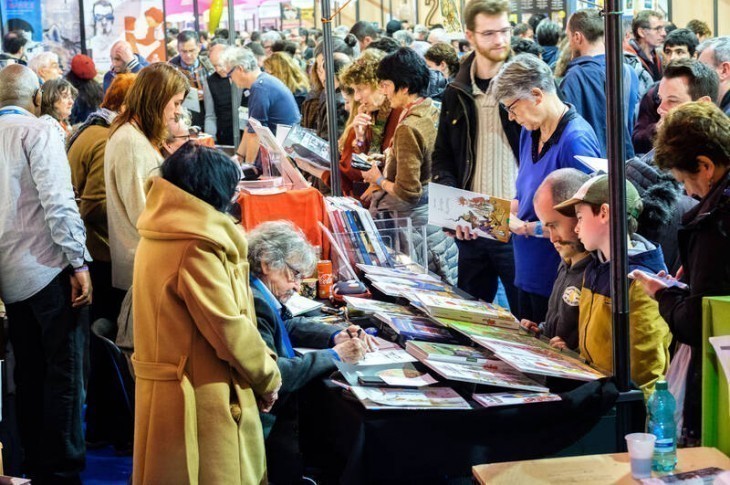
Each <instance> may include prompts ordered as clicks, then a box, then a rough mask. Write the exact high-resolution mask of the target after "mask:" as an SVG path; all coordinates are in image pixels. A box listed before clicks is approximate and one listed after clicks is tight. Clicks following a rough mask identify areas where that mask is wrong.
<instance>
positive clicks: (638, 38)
mask: <svg viewBox="0 0 730 485" xmlns="http://www.w3.org/2000/svg"><path fill="white" fill-rule="evenodd" d="M631 30H632V31H633V33H634V38H633V39H631V40H629V42H628V44H629V48H630V49H631V50H632V51H633V52H634V53H635V54H636V55H637V56H638V57H639V60H640V61H641V64H642V65H643V66H644V68H645V69H646V70H647V71H649V74H651V77H652V78H653V79H654V81H659V80H660V79H661V78H662V59H661V56H660V55H659V53H658V52H657V49H658V48H659V47H661V46H662V44H663V43H664V39H665V38H666V37H667V31H666V29H665V27H664V17H663V16H662V14H660V13H659V12H656V11H654V10H642V11H641V12H639V13H637V14H636V16H635V17H634V21H633V22H632V23H631Z"/></svg>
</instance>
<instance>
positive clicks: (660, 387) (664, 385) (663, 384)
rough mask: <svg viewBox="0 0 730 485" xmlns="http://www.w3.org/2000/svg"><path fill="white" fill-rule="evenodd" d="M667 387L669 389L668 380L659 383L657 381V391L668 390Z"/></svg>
mask: <svg viewBox="0 0 730 485" xmlns="http://www.w3.org/2000/svg"><path fill="white" fill-rule="evenodd" d="M667 389H669V386H668V385H667V381H657V383H656V390H657V391H666V390H667Z"/></svg>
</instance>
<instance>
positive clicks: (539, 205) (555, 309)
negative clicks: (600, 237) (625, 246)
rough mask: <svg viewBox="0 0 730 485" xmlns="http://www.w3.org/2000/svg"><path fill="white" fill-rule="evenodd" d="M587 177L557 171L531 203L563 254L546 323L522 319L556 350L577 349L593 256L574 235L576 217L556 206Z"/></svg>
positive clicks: (548, 177)
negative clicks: (585, 281) (586, 279)
mask: <svg viewBox="0 0 730 485" xmlns="http://www.w3.org/2000/svg"><path fill="white" fill-rule="evenodd" d="M588 178H589V177H588V175H586V174H584V173H583V172H581V171H580V170H576V169H574V168H561V169H558V170H556V171H554V172H552V173H550V175H548V176H547V177H545V180H543V182H542V184H540V186H539V187H538V188H537V191H536V192H535V196H534V197H533V199H532V204H533V205H534V206H535V213H536V214H537V217H538V219H540V222H542V227H543V228H544V231H545V236H547V237H549V238H550V242H551V243H553V246H555V250H556V251H557V252H558V254H560V259H561V262H560V266H558V277H557V278H556V280H555V284H553V291H552V293H551V294H550V300H549V301H548V309H547V314H546V315H545V321H544V322H542V323H540V324H539V325H538V324H537V323H535V322H532V321H530V320H522V323H521V325H522V327H523V328H525V329H527V330H529V331H531V332H533V333H535V334H537V335H540V334H542V335H544V336H546V337H548V338H549V339H550V345H552V346H553V347H557V348H565V347H567V348H569V349H570V350H576V349H578V302H579V299H580V289H581V287H582V286H583V272H584V271H585V269H586V266H588V263H589V262H590V261H591V258H590V253H589V252H588V251H586V249H585V247H584V246H583V244H582V243H581V242H580V240H579V239H578V235H577V234H576V233H575V226H576V224H577V223H578V219H576V218H575V214H570V215H563V214H562V213H560V212H558V211H556V210H555V209H553V206H555V205H557V204H560V203H562V202H565V201H566V200H568V199H570V198H571V197H572V196H573V194H575V193H576V192H577V191H578V189H579V188H580V187H581V185H583V184H584V183H585V182H586V181H587V180H588Z"/></svg>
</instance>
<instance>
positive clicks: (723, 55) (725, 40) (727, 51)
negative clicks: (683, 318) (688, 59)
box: [697, 35, 730, 67]
mask: <svg viewBox="0 0 730 485" xmlns="http://www.w3.org/2000/svg"><path fill="white" fill-rule="evenodd" d="M708 48H709V49H712V62H713V66H712V67H718V66H719V65H720V64H722V63H723V62H730V36H727V35H724V36H722V37H715V38H714V39H707V40H706V41H704V42H702V43H701V44H700V45H699V46H698V47H697V55H698V56H699V55H700V54H702V51H704V50H705V49H708Z"/></svg>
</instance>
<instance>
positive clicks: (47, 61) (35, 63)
mask: <svg viewBox="0 0 730 485" xmlns="http://www.w3.org/2000/svg"><path fill="white" fill-rule="evenodd" d="M54 62H55V63H56V64H58V63H59V62H60V61H59V60H58V54H56V53H55V52H51V51H44V52H39V53H38V54H36V55H35V56H33V58H32V59H31V60H30V62H28V67H29V68H31V69H32V70H33V72H35V73H36V74H38V71H39V70H41V69H46V68H48V67H50V66H51V64H53V63H54Z"/></svg>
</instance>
